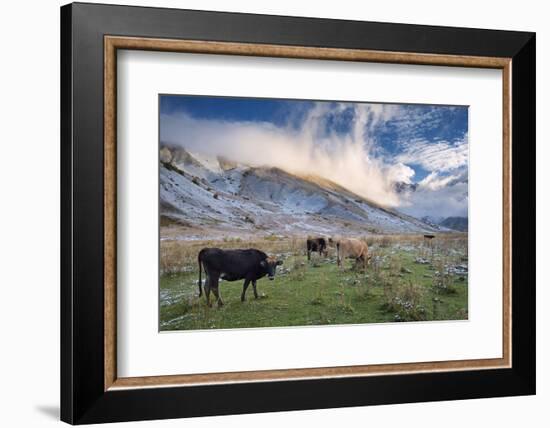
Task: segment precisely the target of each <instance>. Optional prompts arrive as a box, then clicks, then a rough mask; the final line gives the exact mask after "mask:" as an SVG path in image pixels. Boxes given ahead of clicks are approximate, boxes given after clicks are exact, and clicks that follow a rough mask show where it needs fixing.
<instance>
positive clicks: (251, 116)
mask: <svg viewBox="0 0 550 428" xmlns="http://www.w3.org/2000/svg"><path fill="white" fill-rule="evenodd" d="M160 127H161V129H160V133H161V140H163V139H164V140H165V141H164V142H167V143H171V144H181V145H183V146H193V149H194V150H200V149H201V148H204V149H205V150H206V151H210V152H212V151H220V152H223V154H224V155H228V154H229V155H230V154H231V153H232V151H231V150H230V149H229V148H230V147H231V148H232V149H234V150H233V152H234V153H235V154H236V155H237V156H244V158H245V159H247V160H249V159H250V154H247V153H245V152H244V148H245V146H246V145H247V144H250V146H247V147H248V151H252V152H256V151H257V147H262V149H265V150H271V149H270V148H269V147H268V145H271V146H272V147H279V146H280V147H281V150H280V151H279V150H277V151H274V152H273V153H274V156H271V157H272V158H274V159H273V162H274V163H275V166H279V167H284V162H287V163H288V159H289V158H290V159H293V156H292V151H293V150H294V151H295V152H296V153H295V154H296V157H298V155H300V156H304V152H307V153H308V155H307V156H306V157H305V158H304V159H302V158H300V159H301V160H302V161H303V162H302V164H304V165H305V164H308V165H310V166H309V168H313V169H315V163H314V160H315V159H316V160H319V159H321V160H323V156H325V155H328V156H329V157H330V158H331V159H330V160H331V161H332V162H333V163H334V166H335V167H338V168H343V170H342V171H341V173H338V174H336V173H333V174H332V175H334V176H331V177H327V178H331V179H335V177H337V178H338V180H335V181H338V182H340V184H344V185H345V184H346V179H345V176H344V172H345V170H346V164H347V169H348V170H350V169H351V168H352V167H353V168H354V171H353V174H351V173H350V175H354V176H355V177H356V178H359V179H361V180H362V184H361V186H358V185H357V184H354V187H355V188H354V189H352V190H354V191H358V193H361V194H363V195H364V196H365V195H366V196H369V197H371V198H373V199H378V200H377V202H379V203H383V204H384V203H386V205H389V206H394V207H397V208H399V209H401V210H403V211H405V212H408V213H410V214H413V215H417V216H420V215H432V216H434V217H438V216H439V215H437V213H441V216H446V214H453V215H465V214H466V213H467V175H468V174H467V168H468V165H467V153H468V149H467V148H468V146H467V144H468V108H467V107H465V106H435V105H414V104H381V103H355V102H340V101H338V102H330V101H329V102H325V101H307V100H283V99H253V98H227V97H207V96H205V97H203V96H179V95H161V97H160ZM247 140H248V142H247ZM251 140H253V141H251ZM306 149H307V150H306ZM279 152H284V153H285V154H286V157H282V156H280V157H281V159H276V158H278V157H279V156H278V154H279ZM350 152H353V153H355V155H354V156H357V157H360V158H364V159H362V160H363V162H362V163H357V162H356V160H355V159H353V156H350ZM285 159H286V161H285ZM339 159H340V161H339ZM235 160H237V161H239V160H240V159H235ZM258 162H259V163H261V162H264V163H265V162H267V163H269V160H266V159H263V160H261V161H260V160H258ZM291 163H292V162H291ZM342 165H343V167H342ZM296 168H299V167H298V165H296V162H294V164H293V165H291V166H290V167H289V169H296ZM304 168H306V167H304ZM306 169H307V168H306ZM357 169H359V170H361V169H364V170H365V171H363V172H362V173H361V171H356V170H357ZM395 181H402V182H406V183H417V184H418V185H419V186H418V187H419V192H416V193H417V194H418V195H420V196H418V195H391V194H390V193H391V192H392V182H395ZM459 184H460V185H461V186H460V189H459V190H457V189H456V188H455V189H454V190H455V191H454V192H452V191H449V190H450V189H451V187H456V186H457V185H459ZM348 187H349V186H348ZM445 190H446V191H445ZM420 197H421V199H419V198H420ZM429 198H432V199H433V200H431V201H428V199H429ZM447 199H450V200H447ZM434 213H435V215H434Z"/></svg>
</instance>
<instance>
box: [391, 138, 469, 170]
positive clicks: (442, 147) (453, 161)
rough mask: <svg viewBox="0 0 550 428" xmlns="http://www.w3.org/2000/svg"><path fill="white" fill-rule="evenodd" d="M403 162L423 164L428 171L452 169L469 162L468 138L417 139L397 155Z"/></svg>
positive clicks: (397, 158)
mask: <svg viewBox="0 0 550 428" xmlns="http://www.w3.org/2000/svg"><path fill="white" fill-rule="evenodd" d="M396 160H397V161H399V162H403V163H408V164H415V165H420V166H422V167H423V168H424V169H425V170H427V171H441V172H445V171H451V170H454V169H457V168H460V167H464V166H467V164H468V142H467V138H466V137H465V138H463V139H462V140H459V141H456V142H453V143H451V142H447V141H439V142H436V143H433V142H429V141H426V140H422V139H420V140H415V141H411V142H409V143H407V144H406V145H405V147H404V148H403V152H402V153H401V154H399V155H398V156H397V157H396Z"/></svg>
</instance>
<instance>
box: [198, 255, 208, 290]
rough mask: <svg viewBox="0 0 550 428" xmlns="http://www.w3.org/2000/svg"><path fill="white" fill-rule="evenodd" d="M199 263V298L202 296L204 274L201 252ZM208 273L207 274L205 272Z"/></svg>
mask: <svg viewBox="0 0 550 428" xmlns="http://www.w3.org/2000/svg"><path fill="white" fill-rule="evenodd" d="M197 260H198V262H199V284H198V285H199V297H201V296H202V277H201V274H202V263H201V262H202V260H201V253H200V252H199V256H198V258H197ZM205 273H206V272H205Z"/></svg>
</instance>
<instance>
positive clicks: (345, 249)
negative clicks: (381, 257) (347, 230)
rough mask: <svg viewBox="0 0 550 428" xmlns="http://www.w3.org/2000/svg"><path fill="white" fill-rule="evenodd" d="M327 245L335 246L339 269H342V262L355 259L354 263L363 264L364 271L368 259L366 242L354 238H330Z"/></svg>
mask: <svg viewBox="0 0 550 428" xmlns="http://www.w3.org/2000/svg"><path fill="white" fill-rule="evenodd" d="M329 243H331V244H333V245H336V260H337V262H338V266H339V267H342V261H343V260H345V259H355V261H356V263H359V262H361V263H363V268H364V269H366V267H367V264H368V262H369V259H370V257H369V247H368V245H367V243H366V242H364V241H360V240H359V239H355V238H334V239H332V238H331V239H329Z"/></svg>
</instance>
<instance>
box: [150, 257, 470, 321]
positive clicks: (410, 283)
mask: <svg viewBox="0 0 550 428" xmlns="http://www.w3.org/2000/svg"><path fill="white" fill-rule="evenodd" d="M374 254H375V255H376V256H379V262H377V263H374V264H371V266H369V268H367V271H366V272H361V271H357V270H355V269H353V268H352V263H351V261H348V262H347V263H346V265H345V269H344V270H343V271H341V270H339V269H338V267H337V266H336V263H335V262H334V259H333V258H332V259H324V258H319V257H318V255H316V254H315V255H314V256H313V257H312V260H311V261H310V262H308V261H307V259H306V257H305V256H304V255H302V254H294V255H287V256H286V258H285V260H284V264H283V266H282V268H283V271H282V272H281V269H280V268H279V270H278V273H277V275H276V277H275V280H274V281H269V280H268V279H266V278H262V279H261V280H259V281H258V294H259V296H260V298H258V299H257V300H256V299H254V293H253V290H252V286H250V287H249V288H248V291H247V295H246V297H247V300H246V301H245V302H244V303H242V302H241V300H240V295H241V292H242V283H243V281H235V282H227V281H222V282H221V283H220V292H221V295H222V299H223V301H224V303H225V305H224V306H223V307H221V308H217V307H216V305H215V302H214V304H213V307H212V308H208V307H207V306H206V303H205V297H204V294H203V296H202V298H201V299H199V298H198V287H197V279H198V273H197V268H196V267H192V266H191V267H190V268H189V269H194V270H192V271H189V272H182V273H171V274H165V275H163V276H162V277H161V282H160V294H161V306H160V328H161V330H193V329H213V328H250V327H282V326H308V325H329V324H362V323H379V322H390V321H391V322H394V321H414V320H451V319H467V318H468V312H467V308H468V280H467V277H466V278H464V279H463V280H460V278H459V277H458V276H449V277H447V278H446V281H447V286H448V287H447V288H446V289H445V291H446V292H445V293H442V292H441V290H440V288H437V287H434V284H435V283H436V281H435V280H434V278H437V277H436V276H434V275H435V272H436V270H437V267H438V263H437V260H432V261H433V263H431V264H417V263H415V258H416V257H417V256H418V254H417V251H416V249H415V248H413V249H411V248H408V249H401V248H400V247H397V249H395V248H391V247H390V248H379V249H378V250H377V251H375V252H374ZM446 260H448V259H446ZM288 269H290V271H289V272H287V270H288ZM203 278H204V274H203ZM211 299H212V301H213V296H212V295H211Z"/></svg>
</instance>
